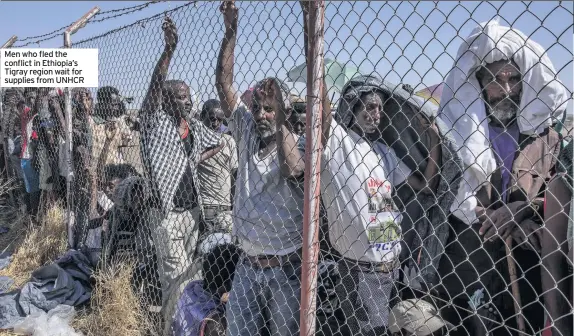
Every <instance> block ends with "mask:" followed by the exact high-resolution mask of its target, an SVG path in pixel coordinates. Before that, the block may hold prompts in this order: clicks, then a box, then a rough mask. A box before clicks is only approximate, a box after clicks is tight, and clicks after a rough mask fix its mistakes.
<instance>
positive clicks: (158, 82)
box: [141, 17, 178, 113]
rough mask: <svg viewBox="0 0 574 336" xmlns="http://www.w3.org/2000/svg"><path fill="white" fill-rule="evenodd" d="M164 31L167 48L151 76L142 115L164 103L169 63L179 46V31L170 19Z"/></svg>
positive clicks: (164, 26)
mask: <svg viewBox="0 0 574 336" xmlns="http://www.w3.org/2000/svg"><path fill="white" fill-rule="evenodd" d="M162 29H163V32H164V37H165V47H164V50H163V52H162V54H161V56H160V58H159V60H158V62H157V64H156V66H155V68H154V70H153V73H152V75H151V82H150V85H149V88H148V91H147V93H146V96H145V98H144V101H143V104H142V110H141V112H142V113H153V112H155V111H157V110H158V109H159V107H160V105H161V101H162V97H161V90H162V87H163V84H164V82H165V79H166V77H167V71H168V69H169V63H170V62H171V58H172V57H173V53H174V51H175V48H176V46H177V41H178V36H177V31H176V28H175V24H174V23H173V21H171V19H170V18H168V17H166V18H165V20H164V23H163V25H162Z"/></svg>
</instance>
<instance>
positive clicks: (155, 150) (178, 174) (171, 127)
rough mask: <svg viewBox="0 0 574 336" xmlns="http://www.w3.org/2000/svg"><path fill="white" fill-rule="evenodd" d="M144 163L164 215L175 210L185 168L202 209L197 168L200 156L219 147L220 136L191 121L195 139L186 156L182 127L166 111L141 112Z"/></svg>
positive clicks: (197, 122) (190, 125) (191, 129)
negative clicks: (174, 198)
mask: <svg viewBox="0 0 574 336" xmlns="http://www.w3.org/2000/svg"><path fill="white" fill-rule="evenodd" d="M140 113H141V114H142V115H141V116H140V117H141V121H142V122H141V128H140V132H141V151H142V153H141V154H142V160H143V162H144V165H145V167H146V170H147V174H148V175H149V179H150V181H152V183H153V184H152V185H153V186H154V192H155V193H156V196H157V197H158V198H159V201H160V205H161V208H162V211H163V212H164V214H166V213H167V212H168V211H170V210H172V209H173V196H174V195H175V192H176V190H177V188H178V186H179V183H180V181H181V178H182V176H183V174H184V172H185V167H186V165H190V166H191V167H192V173H193V181H194V188H195V193H196V195H197V197H198V203H199V204H200V205H201V204H202V202H201V195H200V192H199V180H198V178H197V171H196V169H195V168H196V166H197V164H198V162H199V159H200V155H201V154H202V153H203V152H204V151H205V150H206V149H209V148H213V147H216V146H218V145H219V143H220V140H221V134H219V133H216V132H214V131H212V130H210V129H209V128H207V127H206V126H205V125H203V124H202V123H201V122H199V121H197V120H195V119H192V120H190V121H189V128H190V131H191V134H192V135H193V148H192V153H191V155H190V156H189V157H188V156H187V155H186V154H185V150H184V147H183V143H182V141H181V137H180V135H179V131H178V129H179V124H178V123H176V120H175V119H174V118H173V117H171V116H169V115H168V114H167V113H165V112H164V111H161V110H160V111H154V112H147V113H146V112H143V111H142V112H140Z"/></svg>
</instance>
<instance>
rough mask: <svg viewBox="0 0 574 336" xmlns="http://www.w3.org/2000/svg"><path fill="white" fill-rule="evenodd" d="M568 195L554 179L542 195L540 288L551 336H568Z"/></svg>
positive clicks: (561, 184) (558, 181) (569, 321)
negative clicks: (542, 227) (549, 320)
mask: <svg viewBox="0 0 574 336" xmlns="http://www.w3.org/2000/svg"><path fill="white" fill-rule="evenodd" d="M571 197H572V195H571V193H570V192H569V191H568V190H567V187H566V186H565V185H564V183H563V182H562V181H561V179H554V180H553V181H552V182H551V183H550V185H549V187H548V190H547V192H546V210H545V216H544V217H545V218H544V220H545V224H546V229H545V230H544V233H543V238H542V256H541V257H542V264H543V266H544V267H541V270H542V289H543V292H544V293H545V294H544V302H545V306H546V309H548V313H549V314H550V318H551V319H552V322H553V323H554V327H553V328H552V334H553V335H572V317H571V315H570V311H571V309H572V305H571V302H569V299H568V293H569V292H570V289H571V288H570V289H569V287H571V286H572V283H571V281H565V278H566V276H567V274H568V271H567V269H568V267H567V265H568V262H567V254H568V244H567V239H566V238H567V230H568V213H569V210H570V206H571V205H570V202H571Z"/></svg>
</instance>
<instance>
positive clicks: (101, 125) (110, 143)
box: [2, 1, 573, 336]
mask: <svg viewBox="0 0 574 336" xmlns="http://www.w3.org/2000/svg"><path fill="white" fill-rule="evenodd" d="M301 6H302V8H303V14H304V17H303V18H302V20H303V24H304V29H305V35H304V37H305V38H304V41H303V42H304V48H303V49H304V51H305V57H306V58H307V56H308V53H309V51H308V44H307V36H308V35H307V33H308V27H307V15H308V6H309V4H308V3H306V2H302V3H301ZM220 10H221V13H222V15H223V21H224V37H223V40H222V42H221V49H220V52H219V55H218V59H217V65H216V73H215V87H216V89H217V93H218V99H210V100H208V101H206V102H205V103H204V104H203V106H202V108H201V109H200V110H198V109H196V108H195V104H197V103H198V102H195V101H192V97H191V92H190V87H189V85H188V84H187V83H186V82H185V81H183V80H179V79H169V80H168V79H167V78H168V74H169V66H170V62H171V60H172V58H173V56H174V55H175V54H176V53H177V52H178V49H177V46H178V40H179V35H178V29H177V28H176V26H175V24H174V22H173V21H172V20H171V19H169V18H167V17H166V18H165V21H164V22H163V25H162V30H163V34H164V42H165V45H164V49H163V51H162V53H161V55H160V56H159V59H158V60H157V64H156V66H155V68H154V70H153V73H152V75H151V79H150V84H149V88H148V91H147V93H146V95H145V98H144V100H143V103H142V105H141V108H140V109H139V115H138V116H137V118H136V117H134V116H131V115H128V113H127V110H126V104H127V103H129V102H130V99H129V98H127V97H124V96H122V94H121V93H120V92H119V90H118V89H116V88H114V87H110V86H107V87H102V88H99V89H98V91H97V95H96V101H95V103H94V99H93V97H92V94H91V92H90V91H89V90H88V89H85V88H79V89H73V90H72V108H73V137H72V138H73V140H72V142H73V151H72V159H73V160H72V161H73V172H72V173H73V185H72V189H71V192H72V196H73V197H71V198H70V199H72V200H73V206H72V207H71V211H72V215H73V218H74V225H73V226H72V228H71V230H70V232H69V235H70V237H71V239H70V245H71V247H73V248H78V249H90V248H92V249H93V250H98V249H97V248H98V247H100V248H101V253H97V254H95V259H96V260H98V259H100V263H102V262H101V260H104V264H105V263H107V262H110V260H112V259H113V258H114V257H117V256H118V255H121V253H123V252H126V251H127V253H128V254H129V253H132V254H133V255H135V256H136V258H138V260H139V261H140V262H141V263H142V264H145V265H147V266H149V267H147V268H149V269H151V271H150V272H149V274H148V276H149V278H150V279H151V280H150V281H152V282H153V281H157V283H158V284H159V287H160V288H161V290H160V292H159V293H158V295H159V297H160V298H161V299H160V300H159V301H160V302H158V304H159V305H161V307H162V316H163V333H164V334H165V335H172V334H174V335H200V334H201V335H223V334H226V335H229V336H236V335H237V336H239V335H242V336H243V335H298V334H299V333H300V325H299V318H300V308H301V303H300V302H301V295H302V290H304V289H302V288H301V268H302V264H303V261H302V245H303V237H302V233H303V207H304V206H303V185H304V171H305V161H304V160H305V148H306V140H305V135H304V130H305V100H304V99H302V98H301V97H298V96H297V95H295V94H293V93H292V92H291V91H290V90H289V88H288V87H287V86H286V85H285V84H284V83H283V82H282V81H281V80H279V79H278V78H273V77H270V78H265V79H261V80H260V81H259V82H257V83H256V84H254V85H253V87H252V88H251V89H249V90H247V91H246V92H244V93H243V94H241V95H240V94H238V92H237V91H236V89H235V88H234V83H237V82H241V78H237V77H236V76H235V75H234V67H235V57H234V55H235V47H236V41H237V34H238V19H239V10H238V8H237V7H236V6H235V4H234V2H233V1H226V2H224V3H223V4H222V5H221V8H220ZM179 52H181V51H179ZM383 77H385V74H371V75H368V76H360V77H355V78H353V79H352V80H350V81H349V82H348V83H347V84H346V85H345V87H344V88H343V90H342V92H341V98H340V99H339V101H338V102H337V103H336V105H335V106H336V108H335V110H334V111H332V109H333V105H332V104H331V102H330V100H329V98H328V96H327V94H326V92H327V90H324V92H325V95H324V97H321V103H322V105H323V106H322V110H323V116H322V134H321V139H320V141H321V144H322V154H321V155H322V156H321V163H322V166H321V209H322V219H321V220H322V228H324V230H322V232H321V240H322V244H321V246H322V249H321V258H320V262H319V273H320V274H319V284H318V288H319V291H318V299H317V302H318V307H317V308H318V322H319V323H318V332H317V334H321V335H386V334H388V335H446V334H451V335H481V336H482V335H521V334H528V335H534V334H540V333H541V332H542V330H543V329H545V328H546V329H545V330H547V332H548V331H549V332H550V334H548V335H572V332H573V330H572V316H571V315H570V314H571V309H572V308H571V307H572V291H571V289H572V282H571V274H572V272H571V268H570V265H571V263H570V260H571V248H570V247H571V239H570V236H571V218H572V216H571V214H570V211H571V207H570V200H571V198H572V177H571V176H572V171H571V170H572V159H571V158H572V142H568V141H567V140H568V139H564V138H563V137H562V136H561V135H560V133H558V132H556V130H555V129H554V127H555V125H556V122H557V121H559V120H560V118H561V117H562V115H563V114H564V113H565V110H566V105H567V103H568V100H569V97H570V93H569V92H568V91H567V90H566V88H565V87H564V86H563V84H562V83H561V82H560V81H559V80H558V79H557V77H556V71H555V69H554V67H553V65H552V62H551V60H550V59H549V57H548V55H547V54H546V53H545V52H544V50H543V48H542V47H541V46H540V45H539V44H538V43H536V42H535V41H533V40H531V39H528V38H527V37H526V36H524V35H523V34H522V33H521V32H519V31H517V30H515V29H510V28H508V27H503V26H501V25H499V24H498V23H497V22H489V23H485V24H481V25H479V26H478V27H477V28H476V29H475V30H473V31H472V33H471V34H470V36H469V37H467V39H466V40H465V42H464V43H463V44H462V45H461V46H460V48H459V51H458V55H457V61H456V64H455V66H453V69H452V71H450V72H449V73H448V75H447V77H446V79H445V85H444V92H443V95H442V97H441V102H440V104H441V105H440V106H435V105H433V104H432V103H431V102H430V101H424V100H423V99H420V98H419V97H415V96H413V94H412V90H409V89H408V88H409V87H408V86H402V85H395V84H392V83H388V82H386V81H383V80H381V78H383ZM3 103H4V115H3V116H2V120H3V123H2V132H3V138H4V151H5V156H4V158H5V160H4V165H5V167H6V169H7V170H9V171H10V173H11V174H12V175H11V176H16V177H17V178H18V179H19V180H21V181H22V182H23V186H22V189H23V192H22V193H21V195H23V196H24V203H25V204H27V211H28V212H29V214H30V216H31V218H32V219H33V222H37V221H38V219H39V218H41V212H39V210H38V209H39V208H42V207H43V208H46V207H49V206H50V205H51V204H54V203H55V202H64V203H65V202H66V201H67V199H66V188H65V186H66V176H67V175H68V171H67V165H66V160H65V157H66V145H65V139H66V133H65V132H66V127H65V126H66V120H65V118H64V113H63V110H64V102H63V93H62V90H61V89H57V88H54V89H43V88H26V89H25V90H19V89H9V90H6V92H5V93H4V99H3ZM195 111H198V113H195ZM135 138H139V144H138V146H136V147H137V148H139V151H138V152H139V154H140V156H141V163H143V165H142V168H141V169H139V168H136V167H140V162H137V163H136V162H135V161H139V160H140V158H139V157H138V158H137V159H133V158H130V157H128V156H127V155H126V154H125V153H126V151H125V150H124V149H125V147H126V146H130V144H131V145H132V146H133V141H134V139H135ZM566 144H567V145H566ZM545 200H546V201H545ZM100 236H101V238H99V237H100ZM90 237H91V238H90ZM93 237H96V238H93ZM90 241H93V242H92V243H90ZM94 242H95V243H94ZM92 245H93V246H92ZM130 251H131V252H130ZM150 265H151V266H150ZM319 312H320V314H319ZM319 315H321V317H322V318H321V319H320V318H319ZM544 335H546V334H544Z"/></svg>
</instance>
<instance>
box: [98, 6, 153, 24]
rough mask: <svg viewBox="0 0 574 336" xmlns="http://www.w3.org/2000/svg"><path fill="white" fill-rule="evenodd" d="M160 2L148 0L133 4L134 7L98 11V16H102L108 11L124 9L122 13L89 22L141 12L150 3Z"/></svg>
mask: <svg viewBox="0 0 574 336" xmlns="http://www.w3.org/2000/svg"><path fill="white" fill-rule="evenodd" d="M158 2H159V1H149V2H147V3H145V4H142V5H138V6H133V7H126V8H123V9H121V10H119V9H118V10H112V11H106V12H101V13H98V14H97V16H100V15H102V14H106V13H110V12H114V13H115V12H118V11H124V12H123V13H120V14H115V15H110V16H106V17H104V18H101V19H97V20H90V22H89V23H97V22H103V21H106V20H109V19H115V18H117V17H120V16H123V15H128V14H132V13H135V12H139V11H141V10H143V9H145V8H147V7H149V6H150V5H153V4H155V3H158Z"/></svg>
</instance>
